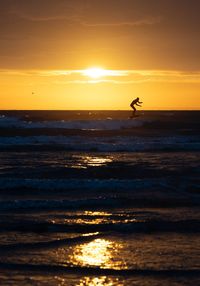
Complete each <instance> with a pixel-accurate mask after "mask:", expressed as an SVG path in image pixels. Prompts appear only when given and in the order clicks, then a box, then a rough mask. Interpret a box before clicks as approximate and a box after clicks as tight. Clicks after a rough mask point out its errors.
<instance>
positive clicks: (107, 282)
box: [77, 276, 122, 286]
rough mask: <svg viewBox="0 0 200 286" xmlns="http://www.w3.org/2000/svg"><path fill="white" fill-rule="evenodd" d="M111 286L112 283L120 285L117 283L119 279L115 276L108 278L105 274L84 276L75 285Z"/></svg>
mask: <svg viewBox="0 0 200 286" xmlns="http://www.w3.org/2000/svg"><path fill="white" fill-rule="evenodd" d="M86 285H87V286H113V285H118V286H120V285H122V284H120V283H119V280H118V279H117V278H115V279H113V278H108V277H106V276H103V277H93V278H90V277H85V278H84V279H81V281H80V284H78V285H77V286H86Z"/></svg>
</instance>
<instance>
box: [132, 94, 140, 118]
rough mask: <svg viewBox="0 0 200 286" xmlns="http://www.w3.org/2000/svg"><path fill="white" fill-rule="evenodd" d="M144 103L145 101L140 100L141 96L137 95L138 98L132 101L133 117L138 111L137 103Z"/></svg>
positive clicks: (138, 104)
mask: <svg viewBox="0 0 200 286" xmlns="http://www.w3.org/2000/svg"><path fill="white" fill-rule="evenodd" d="M142 103H143V102H141V101H140V99H139V97H137V98H136V99H134V100H133V101H132V102H131V104H130V107H132V109H133V114H132V116H131V117H135V113H136V108H135V105H137V106H139V107H141V104H142Z"/></svg>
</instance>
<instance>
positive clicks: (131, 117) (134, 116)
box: [129, 115, 140, 119]
mask: <svg viewBox="0 0 200 286" xmlns="http://www.w3.org/2000/svg"><path fill="white" fill-rule="evenodd" d="M139 116H140V115H131V116H130V117H129V118H130V119H133V118H136V117H139Z"/></svg>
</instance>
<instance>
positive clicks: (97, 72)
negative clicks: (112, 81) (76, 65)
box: [83, 68, 108, 78]
mask: <svg viewBox="0 0 200 286" xmlns="http://www.w3.org/2000/svg"><path fill="white" fill-rule="evenodd" d="M83 75H84V76H88V77H91V78H100V77H103V76H107V75H108V71H107V70H104V69H102V68H89V69H86V70H84V71H83Z"/></svg>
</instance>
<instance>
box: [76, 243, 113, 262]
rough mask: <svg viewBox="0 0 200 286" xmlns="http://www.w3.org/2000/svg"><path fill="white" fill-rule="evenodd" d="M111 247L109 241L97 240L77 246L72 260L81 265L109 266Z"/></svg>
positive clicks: (111, 244)
mask: <svg viewBox="0 0 200 286" xmlns="http://www.w3.org/2000/svg"><path fill="white" fill-rule="evenodd" d="M112 247H113V243H112V242H111V241H109V240H105V239H99V238H98V239H95V240H94V241H92V242H89V243H87V244H83V245H81V246H78V247H77V249H76V250H75V256H74V259H75V260H76V261H77V262H80V263H81V265H94V266H108V265H110V264H111V262H110V261H111V257H112V254H111V249H112Z"/></svg>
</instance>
